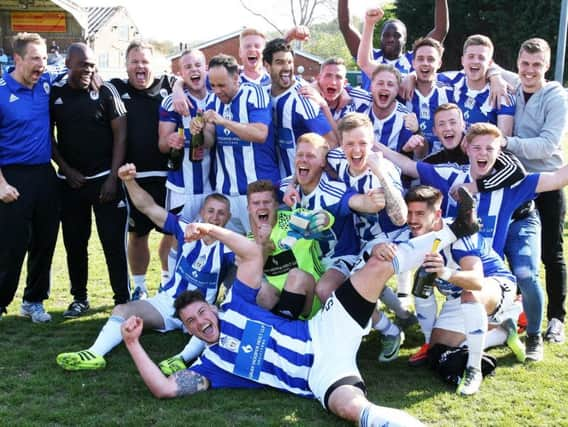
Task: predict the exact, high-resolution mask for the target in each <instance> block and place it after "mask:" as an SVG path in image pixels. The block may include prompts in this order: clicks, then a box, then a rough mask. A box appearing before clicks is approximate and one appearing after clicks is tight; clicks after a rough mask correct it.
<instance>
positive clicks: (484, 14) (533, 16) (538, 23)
mask: <svg viewBox="0 0 568 427" xmlns="http://www.w3.org/2000/svg"><path fill="white" fill-rule="evenodd" d="M560 3H561V0H540V1H534V0H516V1H511V0H468V1H467V2H466V1H462V0H448V7H449V10H450V32H449V34H448V36H447V38H446V41H445V43H444V46H445V54H444V69H457V68H459V67H460V66H461V65H460V58H461V54H462V48H463V43H464V41H465V39H466V38H467V37H468V36H469V35H471V34H485V35H487V36H489V37H490V38H491V40H492V41H493V43H494V45H495V54H494V59H495V61H496V62H497V63H498V64H500V65H502V66H503V67H504V68H507V69H509V70H516V65H515V64H516V58H517V53H518V50H519V46H520V45H521V43H522V42H523V41H524V40H526V39H528V38H531V37H541V38H543V39H545V40H547V41H548V42H549V43H550V45H551V48H552V54H553V55H552V67H551V68H552V69H553V68H554V60H555V58H554V57H555V52H556V44H557V40H558V34H557V33H558V24H559V17H560ZM396 14H397V16H398V18H399V19H400V20H401V21H403V22H404V23H405V24H406V26H407V28H408V42H409V48H410V46H411V45H412V42H413V41H414V40H415V39H416V38H418V37H421V36H424V35H426V34H427V33H428V32H429V31H430V30H431V29H432V28H433V26H434V1H433V0H428V1H426V0H404V1H400V2H398V3H397V5H396ZM552 76H553V71H551V72H549V76H548V77H549V78H552Z"/></svg>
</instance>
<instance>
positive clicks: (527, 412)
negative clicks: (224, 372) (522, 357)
mask: <svg viewBox="0 0 568 427" xmlns="http://www.w3.org/2000/svg"><path fill="white" fill-rule="evenodd" d="M565 145H567V144H565ZM567 227H568V224H567ZM567 229H568V228H567ZM565 239H568V234H567V233H566V232H565ZM158 240H159V238H158V235H157V234H156V233H152V236H151V245H152V247H153V249H152V261H151V263H150V268H149V271H148V282H149V284H150V289H151V291H154V292H155V291H156V290H157V288H158V284H159V277H160V268H159V262H158V259H157V252H158V251H157V243H158ZM566 247H567V248H568V245H567V246H566ZM566 255H568V249H567V250H566ZM52 276H53V285H52V286H53V287H52V290H51V296H50V298H49V300H47V301H46V307H47V309H48V311H49V312H50V313H51V314H52V315H53V321H52V322H51V323H50V324H47V325H37V324H33V323H31V322H30V321H29V320H28V319H24V318H21V317H19V316H18V315H17V313H18V311H19V305H20V301H21V298H22V290H23V286H24V283H23V280H24V278H25V272H23V273H22V280H21V283H20V286H19V288H18V293H17V295H16V298H15V299H14V302H13V303H12V304H11V306H10V307H9V308H8V315H7V316H4V317H3V318H2V320H1V321H0V426H20V425H23V426H77V425H92V426H106V425H127V426H130V425H132V426H172V425H184V426H220V427H221V426H243V427H249V426H322V427H323V426H340V425H346V423H344V422H342V421H340V420H338V419H337V418H335V417H334V416H333V415H330V414H328V413H326V412H325V411H324V410H323V409H322V408H321V406H320V404H319V403H318V402H316V401H312V400H306V399H302V398H298V397H295V396H292V395H288V394H285V393H281V392H277V391H274V390H265V391H247V390H218V391H208V392H205V393H198V394H196V395H194V396H191V397H187V398H181V399H173V400H163V401H161V400H158V399H155V398H154V397H152V395H151V394H150V392H149V391H148V389H147V388H146V386H145V385H144V383H143V382H142V380H141V378H140V376H139V375H138V372H137V371H136V368H135V366H134V364H133V363H132V361H131V359H130V356H129V355H128V352H127V351H126V349H125V348H124V346H123V345H120V346H119V347H117V348H116V349H115V350H113V351H112V352H111V353H110V354H109V355H108V357H107V358H106V359H107V367H106V369H105V370H102V371H97V372H65V371H63V370H62V369H60V368H59V367H58V366H57V365H56V363H55V356H56V355H57V354H58V353H60V352H63V351H76V350H81V349H84V348H86V347H88V346H90V345H91V343H92V342H93V340H94V339H95V337H96V335H97V334H98V331H99V329H100V328H101V327H102V326H103V325H104V323H105V321H106V319H107V317H108V315H109V314H110V312H111V310H112V303H113V302H112V293H111V290H110V285H109V283H108V275H107V272H106V264H105V261H104V258H103V255H102V249H101V247H100V244H99V242H98V239H97V236H96V233H95V232H93V236H92V238H91V243H90V259H89V298H90V302H91V311H90V312H89V314H88V315H87V316H85V317H82V318H80V319H76V320H71V321H69V320H67V321H64V320H63V317H62V313H63V311H64V310H65V309H66V307H67V305H68V304H69V303H70V302H71V297H70V294H69V278H68V275H67V266H66V262H65V250H64V248H63V244H62V242H61V238H60V241H59V243H58V245H57V248H56V252H55V257H54V263H53V270H52ZM542 278H544V275H543V274H541V279H542ZM544 326H546V325H544ZM186 340H187V336H186V335H183V334H182V333H181V332H171V333H168V334H159V333H148V334H146V335H144V336H143V338H142V343H143V345H144V347H145V348H146V350H147V351H148V353H149V354H150V357H152V359H153V360H155V361H160V360H162V359H164V358H166V357H168V356H171V355H173V354H175V353H176V352H177V351H179V350H180V349H181V348H182V346H183V345H185V343H186ZM340 341H341V337H338V343H339V342H340ZM421 344H422V338H421V335H420V333H419V331H418V329H417V327H413V329H411V330H410V331H409V332H408V333H407V339H406V342H405V344H404V345H403V347H402V349H401V355H400V358H399V359H398V360H396V361H395V362H393V363H391V364H388V365H382V364H379V363H378V362H377V361H376V357H377V355H378V351H379V349H380V342H379V339H378V338H377V336H376V334H375V333H371V335H370V336H368V337H367V338H366V339H365V340H364V341H363V343H362V345H361V349H360V351H359V354H358V363H359V368H360V370H361V373H362V374H363V377H364V378H365V381H366V384H367V387H368V396H369V398H370V400H372V401H373V402H375V403H378V404H381V405H386V406H392V407H396V408H400V409H404V410H407V411H408V412H410V413H412V414H413V415H415V416H417V417H418V418H420V420H422V421H423V422H425V423H427V424H430V425H436V426H555V427H556V426H568V413H567V412H568V411H567V410H566V407H567V406H568V344H562V345H554V344H545V360H544V361H543V362H541V363H538V364H532V365H531V364H519V363H516V361H515V357H514V356H513V354H512V353H511V352H510V351H509V350H508V349H507V348H499V349H494V350H491V351H490V353H491V354H493V355H494V356H495V357H497V360H498V367H497V370H496V374H495V375H494V376H493V377H490V378H486V379H485V380H484V382H483V385H482V388H481V391H480V392H479V393H478V394H477V395H474V396H472V397H469V398H463V397H460V396H458V395H456V394H455V393H454V389H453V388H451V387H448V386H446V385H445V384H444V383H442V381H441V380H439V379H438V378H437V377H435V376H434V373H433V372H431V371H429V370H428V369H426V368H408V367H407V364H406V363H407V359H408V357H409V356H410V355H411V354H412V353H414V352H415V351H417V350H418V347H419V346H420V345H421Z"/></svg>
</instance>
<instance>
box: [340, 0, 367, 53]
mask: <svg viewBox="0 0 568 427" xmlns="http://www.w3.org/2000/svg"><path fill="white" fill-rule="evenodd" d="M337 21H338V23H339V31H341V34H342V35H343V39H344V40H345V43H346V44H347V49H349V53H351V56H352V57H353V58H356V57H357V50H359V43H361V34H360V33H359V31H357V29H356V28H355V27H354V26H353V25H351V22H350V21H351V14H350V13H349V0H338V1H337Z"/></svg>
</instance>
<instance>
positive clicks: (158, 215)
mask: <svg viewBox="0 0 568 427" xmlns="http://www.w3.org/2000/svg"><path fill="white" fill-rule="evenodd" d="M118 177H119V178H120V179H121V180H122V182H124V186H125V187H126V191H128V194H129V195H130V199H131V200H132V203H133V204H134V206H136V208H137V209H138V210H139V211H140V212H142V213H143V214H144V215H146V216H147V217H148V218H150V219H151V220H152V222H153V223H154V224H156V225H157V226H158V227H160V228H163V227H164V224H165V223H166V219H167V218H168V212H167V211H166V210H165V209H164V208H163V207H161V206H160V205H158V204H157V203H156V202H155V201H154V199H153V198H152V196H150V194H148V193H147V192H146V191H145V190H144V189H143V188H142V187H140V186H139V185H138V183H137V182H136V180H135V179H134V178H136V166H135V165H134V164H132V163H126V164H125V165H123V166H121V167H120V169H119V170H118Z"/></svg>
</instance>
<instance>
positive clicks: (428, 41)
mask: <svg viewBox="0 0 568 427" xmlns="http://www.w3.org/2000/svg"><path fill="white" fill-rule="evenodd" d="M424 46H429V47H433V48H434V49H436V51H438V53H439V54H440V58H441V57H442V55H443V54H444V47H443V46H442V43H440V42H439V41H438V40H436V39H433V38H432V37H420V38H418V39H416V41H415V42H414V44H413V45H412V51H413V52H416V51H417V50H418V49H420V48H421V47H424Z"/></svg>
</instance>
